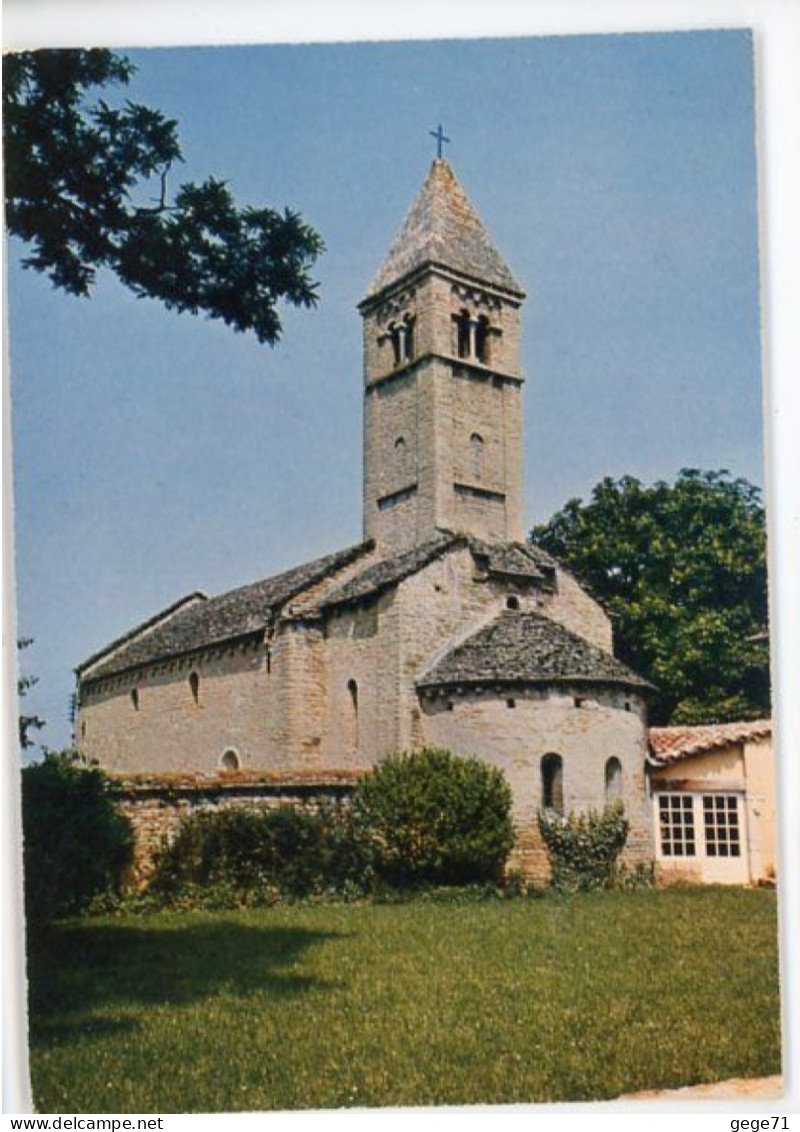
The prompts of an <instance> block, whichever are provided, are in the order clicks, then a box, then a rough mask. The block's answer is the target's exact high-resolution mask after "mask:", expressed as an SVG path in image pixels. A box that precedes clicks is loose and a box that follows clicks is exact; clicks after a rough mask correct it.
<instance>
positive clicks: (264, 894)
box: [148, 806, 369, 906]
mask: <svg viewBox="0 0 800 1132" xmlns="http://www.w3.org/2000/svg"><path fill="white" fill-rule="evenodd" d="M368 882H369V876H368V865H367V861H366V858H365V855H364V853H363V851H362V848H361V846H360V843H359V841H358V838H357V837H356V836H355V834H354V831H353V828H352V821H351V818H350V815H349V813H348V811H347V809H346V808H342V807H333V806H332V807H324V808H317V809H316V810H313V811H312V810H303V809H299V808H297V807H294V806H280V807H278V808H277V809H274V810H254V809H243V808H242V809H231V810H210V811H201V812H200V813H196V814H193V815H192V816H191V817H189V818H187V819H186V820H185V821H184V822H183V823H182V824H181V826H180V829H179V830H178V834H177V836H176V837H175V839H174V840H173V841H172V842H171V843H170V844H168V845H166V846H165V847H164V849H163V850H162V852H161V853H160V854H159V855H158V857H157V859H156V867H155V872H154V874H153V877H152V879H151V882H150V885H149V889H148V891H149V893H150V894H151V895H152V896H154V897H155V898H156V899H160V900H162V901H163V902H164V903H181V902H184V901H186V900H189V901H191V902H195V903H201V904H206V905H207V904H215V905H218V906H230V905H240V904H261V903H271V902H273V901H274V900H275V899H278V898H280V897H284V896H293V897H302V896H310V895H312V894H319V893H323V892H330V893H342V892H355V891H360V890H363V889H364V888H366V887H368Z"/></svg>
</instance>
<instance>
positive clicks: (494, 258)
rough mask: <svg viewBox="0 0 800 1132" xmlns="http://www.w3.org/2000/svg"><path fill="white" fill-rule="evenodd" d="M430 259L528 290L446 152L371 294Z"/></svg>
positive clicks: (478, 277) (432, 171)
mask: <svg viewBox="0 0 800 1132" xmlns="http://www.w3.org/2000/svg"><path fill="white" fill-rule="evenodd" d="M426 264H435V265H437V266H439V267H448V268H450V269H451V270H453V271H457V272H458V273H459V274H460V275H466V276H469V277H470V278H472V279H475V280H477V281H480V282H483V283H487V284H489V285H493V286H495V287H499V288H501V289H502V290H504V291H511V292H513V293H514V294H516V295H520V296H523V295H524V294H525V292H524V291H523V290H522V288H521V287H520V285H519V283H518V282H517V281H516V279H515V278H514V276H513V275H512V274H511V270H510V269H509V267H508V265H507V264H506V262H505V260H504V259H503V257H502V256H501V255H500V252H499V251H498V250H497V248H496V247H495V246H494V243H493V242H492V239H491V237H490V236H489V233H488V232H487V231H486V228H485V227H484V225H483V222H482V220H481V218H480V217H479V216H478V214H477V212H476V211H475V209H474V207H473V206H472V204H471V203H470V201H469V200H468V198H467V194H466V193H465V192H464V190H463V189H462V188H461V185H460V184H459V183H458V179H457V178H456V175H455V173H454V172H453V170H452V169H451V168H450V165H449V164H448V163H447V161H445V160H444V158H441V157H440V158H437V159H436V160H435V161H434V162H433V164H432V165H431V168H430V171H429V173H428V176H427V178H426V181H425V184H424V185H423V186H422V189H421V190H420V192H419V195H418V196H417V198H416V200H415V201H414V203H413V204H412V206H411V211H410V212H409V214H408V216H407V217H406V219H405V223H404V224H403V227H402V228H401V229H400V232H399V234H398V235H397V237H396V238H395V241H394V243H393V244H392V246H391V248H390V250H389V254H388V256H387V257H386V259H385V260H384V262H383V265H382V267H381V269H380V271H379V272H378V274H377V275H376V276H375V278H374V279H373V281H372V283H371V284H370V286H369V288H368V290H367V295H366V298H367V299H370V298H372V297H373V296H375V295H377V294H379V292H381V291H383V290H384V288H385V287H388V286H389V285H390V284H392V283H395V282H396V281H397V280H398V279H400V278H402V277H403V276H405V275H408V274H410V273H411V272H412V271H416V270H417V269H418V268H420V267H423V266H424V265H426Z"/></svg>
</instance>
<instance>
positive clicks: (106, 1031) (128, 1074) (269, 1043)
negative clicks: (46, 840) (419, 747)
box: [29, 888, 780, 1113]
mask: <svg viewBox="0 0 800 1132" xmlns="http://www.w3.org/2000/svg"><path fill="white" fill-rule="evenodd" d="M775 912H776V909H775V898H774V894H773V893H770V892H764V891H745V890H741V889H727V890H726V889H712V888H696V889H680V890H679V889H673V890H668V891H661V892H659V891H651V890H642V891H637V892H631V893H604V894H597V895H587V896H580V897H572V898H557V897H547V898H545V899H538V900H509V901H493V902H489V903H485V904H469V905H468V904H463V905H454V904H435V903H425V902H417V903H412V904H406V905H394V906H390V905H382V906H381V905H378V906H372V905H327V906H325V905H317V906H284V907H277V908H273V909H259V910H254V911H242V912H230V913H201V912H195V913H180V914H179V913H173V914H166V913H160V914H153V915H150V916H133V915H124V916H119V917H103V918H97V919H92V920H85V921H82V922H80V923H74V924H69V925H64V926H62V927H59V928H58V929H57V930H55V931H54V932H53V934H52V935H51V937H50V938H49V939H48V940H47V943H46V944H44V943H40V944H38V945H37V946H36V947H31V955H30V962H29V978H30V982H31V1019H30V1021H31V1063H32V1078H33V1092H34V1098H35V1100H36V1104H37V1108H38V1109H39V1111H40V1112H48V1113H66V1112H95V1113H108V1112H115V1113H125V1112H144V1113H151V1112H154V1113H155V1112H160V1113H175V1112H213V1111H235V1110H239V1109H249V1110H257V1109H294V1108H308V1107H310V1108H336V1107H341V1106H347V1105H356V1106H362V1105H364V1106H366V1105H385V1106H397V1105H431V1104H451V1105H461V1104H472V1103H481V1102H482V1103H494V1104H498V1103H504V1102H505V1103H511V1102H535V1101H558V1100H572V1101H576V1100H587V1099H594V1098H605V1097H615V1096H618V1095H619V1094H620V1093H623V1092H627V1091H631V1090H636V1089H643V1088H649V1087H657V1086H660V1087H670V1086H677V1085H685V1084H689V1083H693V1082H698V1081H711V1080H720V1079H724V1078H727V1077H734V1076H745V1077H747V1076H761V1075H764V1074H771V1073H777V1072H779V1071H780V1055H779V1010H778V985H777V980H778V975H777V955H776V914H775Z"/></svg>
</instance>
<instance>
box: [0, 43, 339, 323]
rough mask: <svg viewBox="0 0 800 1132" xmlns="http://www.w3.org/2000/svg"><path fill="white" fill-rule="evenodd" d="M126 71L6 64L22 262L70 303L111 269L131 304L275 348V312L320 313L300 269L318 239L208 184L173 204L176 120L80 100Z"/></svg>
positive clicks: (280, 215)
mask: <svg viewBox="0 0 800 1132" xmlns="http://www.w3.org/2000/svg"><path fill="white" fill-rule="evenodd" d="M133 71H134V67H133V65H132V64H131V63H130V62H129V60H127V59H126V58H124V57H123V56H119V55H115V54H113V53H112V52H110V51H106V50H100V49H93V50H73V49H55V50H43V51H21V52H17V53H14V54H9V55H7V56H6V57H5V59H4V65H3V79H4V91H3V112H4V142H5V159H6V166H5V168H6V222H7V225H8V229H9V231H10V232H11V234H12V235H14V236H18V237H19V238H20V239H21V240H23V241H25V242H26V243H27V244H29V245H30V246H31V252H30V254H29V255H28V257H27V258H26V259H25V260H24V263H25V265H26V266H27V267H32V268H34V269H35V270H37V271H41V272H43V273H44V274H45V275H47V276H48V278H49V279H50V280H51V281H52V283H53V284H54V285H55V286H56V287H58V288H61V289H63V290H64V291H67V292H68V293H70V294H73V295H88V294H89V293H90V290H91V287H92V284H93V283H94V281H95V277H96V273H97V270H98V268H102V267H106V268H110V269H111V270H112V271H113V272H115V273H116V275H117V276H118V277H119V278H120V279H121V281H122V282H123V283H124V284H125V285H126V286H127V287H129V288H130V289H131V290H132V291H133V292H134V293H135V294H136V295H137V296H139V297H150V298H154V299H159V300H160V301H161V302H163V303H164V304H165V305H166V306H167V307H168V308H169V309H173V310H176V311H179V312H182V311H188V312H191V313H192V314H198V313H202V314H205V315H207V316H208V317H210V318H219V319H222V320H223V321H224V322H225V323H226V324H227V325H229V326H232V327H233V328H234V329H235V330H238V331H253V332H254V333H255V335H256V337H257V338H258V340H259V341H260V342H268V343H269V344H271V345H272V344H274V343H275V342H276V341H277V340H278V338H279V337H280V333H281V322H280V317H279V314H278V310H277V304H278V303H279V302H280V301H281V300H285V301H288V302H289V303H292V304H294V305H297V306H312V305H314V303H315V302H316V298H317V296H316V284H315V283H313V282H312V280H311V278H310V275H309V271H310V268H311V265H312V264H313V263H314V261H315V260H316V258H317V256H318V255H319V253H320V252H321V251H322V247H323V245H322V240H321V239H320V237H319V236H318V235H317V233H316V232H315V231H314V230H313V229H312V228H310V227H309V226H308V225H306V224H305V223H304V222H303V221H302V219H301V218H300V217H299V216H298V215H297V214H295V213H293V212H290V211H289V210H288V209H287V210H285V211H283V212H278V211H275V210H273V209H270V208H243V209H239V208H237V206H236V204H235V202H234V199H233V197H232V196H231V193H230V190H229V189H228V187H227V185H226V184H225V182H224V181H220V180H216V179H215V178H213V177H209V178H208V179H207V180H205V181H204V182H203V183H202V184H199V185H198V184H194V183H189V184H185V185H182V186H181V187H180V188H179V189H178V191H177V193H176V194H175V198H174V201H172V202H171V203H170V201H169V199H168V183H167V182H168V174H169V172H170V169H171V168H172V166H173V165H174V164H175V163H177V162H179V161H181V160H182V156H181V150H180V145H179V142H178V135H177V124H176V122H175V121H173V120H171V119H169V118H167V117H165V115H164V114H162V113H161V112H160V111H158V110H152V109H150V108H148V107H146V106H141V105H139V104H137V103H134V102H131V101H125V102H124V103H123V105H121V106H112V105H110V104H109V103H108V102H106V101H105V100H104V99H103V98H100V97H97V98H94V97H93V96H92V95H90V91H92V90H93V88H98V87H99V88H105V87H114V86H120V85H123V86H124V85H126V84H127V83H128V82H129V80H130V78H131V76H132V74H133ZM154 185H155V186H156V188H157V197H156V198H155V199H152V198H151V199H149V201H147V202H146V199H147V198H146V197H145V192H146V191H147V190H148V189H149V191H150V193H151V194H152V191H153V188H152V187H153V186H154Z"/></svg>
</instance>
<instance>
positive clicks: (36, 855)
mask: <svg viewBox="0 0 800 1132" xmlns="http://www.w3.org/2000/svg"><path fill="white" fill-rule="evenodd" d="M22 828H23V867H24V879H25V912H26V915H27V917H28V920H29V922H30V923H32V924H35V923H42V922H46V921H49V920H53V919H55V918H57V917H59V916H65V915H71V914H74V913H77V912H82V911H85V910H86V909H87V908H88V907H89V905H90V904H91V902H92V900H93V899H95V898H96V897H98V896H101V895H106V894H109V893H116V892H118V891H119V889H120V886H121V882H122V876H123V873H124V870H125V868H126V866H127V865H128V864H129V863H130V861H131V858H132V854H133V833H132V830H131V827H130V823H129V822H128V820H127V819H126V818H125V817H124V816H123V815H122V814H120V813H119V811H118V810H117V808H116V807H115V805H114V802H113V800H112V798H111V796H110V794H109V792H108V780H107V779H106V776H105V775H104V774H103V772H102V771H101V770H100V769H99V767H96V766H90V765H88V764H87V763H85V762H83V761H82V760H81V757H80V756H79V755H77V754H76V753H75V752H73V751H61V752H55V751H49V752H48V753H47V754H46V755H45V758H44V760H43V761H42V762H39V763H33V764H32V765H30V766H27V767H25V768H24V769H23V771H22Z"/></svg>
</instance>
